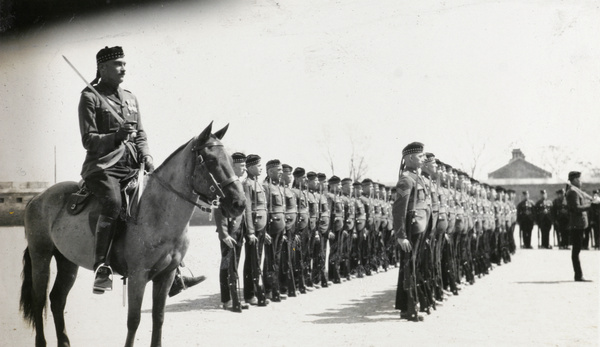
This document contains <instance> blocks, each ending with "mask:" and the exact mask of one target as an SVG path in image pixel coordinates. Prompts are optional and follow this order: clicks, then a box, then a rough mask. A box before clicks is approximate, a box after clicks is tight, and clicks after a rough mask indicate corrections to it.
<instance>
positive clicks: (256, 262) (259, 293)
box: [248, 177, 267, 306]
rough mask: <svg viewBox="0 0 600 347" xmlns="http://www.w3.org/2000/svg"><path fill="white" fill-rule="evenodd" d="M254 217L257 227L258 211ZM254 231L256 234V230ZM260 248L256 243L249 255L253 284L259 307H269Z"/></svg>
mask: <svg viewBox="0 0 600 347" xmlns="http://www.w3.org/2000/svg"><path fill="white" fill-rule="evenodd" d="M257 181H258V177H256V179H255V180H254V206H255V208H258V190H257ZM253 217H254V220H253V221H252V223H254V225H255V226H256V223H257V221H258V210H257V211H256V212H254V216H253ZM254 230H255V232H256V228H255V229H254ZM265 232H266V231H265ZM258 247H259V242H258V241H256V244H255V245H254V247H252V245H250V249H251V251H250V254H248V256H249V257H250V268H251V271H252V282H254V292H255V294H256V298H257V299H258V306H267V298H266V296H265V288H264V287H263V285H261V279H262V271H261V269H260V257H259V254H260V252H259V251H258Z"/></svg>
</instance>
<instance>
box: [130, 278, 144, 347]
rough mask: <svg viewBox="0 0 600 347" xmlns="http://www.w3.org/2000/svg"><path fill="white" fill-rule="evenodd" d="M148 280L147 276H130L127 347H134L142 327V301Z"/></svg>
mask: <svg viewBox="0 0 600 347" xmlns="http://www.w3.org/2000/svg"><path fill="white" fill-rule="evenodd" d="M146 278H147V277H146V275H145V274H142V275H133V276H130V277H129V279H128V280H129V284H128V289H127V296H128V312H127V340H125V347H132V346H133V342H134V341H135V333H136V331H137V329H138V326H139V325H140V314H141V309H142V301H143V300H144V290H145V289H146V283H147V280H146Z"/></svg>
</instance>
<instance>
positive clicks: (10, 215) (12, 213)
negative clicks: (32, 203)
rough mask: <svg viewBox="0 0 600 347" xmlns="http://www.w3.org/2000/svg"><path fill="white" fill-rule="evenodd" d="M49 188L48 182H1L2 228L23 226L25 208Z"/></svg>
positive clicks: (0, 217)
mask: <svg viewBox="0 0 600 347" xmlns="http://www.w3.org/2000/svg"><path fill="white" fill-rule="evenodd" d="M49 186H50V183H48V182H0V226H8V225H23V212H24V211H25V206H27V203H28V202H29V200H31V199H32V198H33V197H34V196H36V195H38V194H39V193H41V192H43V191H44V190H46V188H48V187H49Z"/></svg>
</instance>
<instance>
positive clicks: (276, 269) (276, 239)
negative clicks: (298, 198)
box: [263, 159, 287, 302]
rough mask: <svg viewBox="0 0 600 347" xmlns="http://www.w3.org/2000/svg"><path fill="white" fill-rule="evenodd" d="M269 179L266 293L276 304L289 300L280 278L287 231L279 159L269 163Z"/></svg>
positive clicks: (267, 189)
mask: <svg viewBox="0 0 600 347" xmlns="http://www.w3.org/2000/svg"><path fill="white" fill-rule="evenodd" d="M266 166H267V178H266V179H265V181H264V183H263V189H264V191H265V192H266V194H267V213H268V217H267V229H266V231H267V233H266V235H268V236H269V238H266V243H267V246H266V247H265V266H264V267H265V272H266V276H265V293H267V298H269V299H270V300H271V301H274V302H280V301H281V299H287V295H286V294H282V293H281V292H280V282H279V278H280V276H281V273H280V271H281V261H282V260H281V250H282V247H283V234H284V231H285V226H286V223H285V206H284V195H283V189H282V188H281V185H280V184H279V181H280V180H281V175H282V173H283V169H282V167H281V162H280V161H279V159H272V160H269V161H268V162H267V165H266Z"/></svg>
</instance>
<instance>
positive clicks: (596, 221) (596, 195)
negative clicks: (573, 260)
mask: <svg viewBox="0 0 600 347" xmlns="http://www.w3.org/2000/svg"><path fill="white" fill-rule="evenodd" d="M592 197H593V200H592V206H591V208H590V228H591V229H592V233H591V234H592V237H593V239H592V240H593V242H592V243H593V245H594V248H596V249H600V245H599V244H598V242H600V190H598V189H597V190H594V191H593V192H592Z"/></svg>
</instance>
